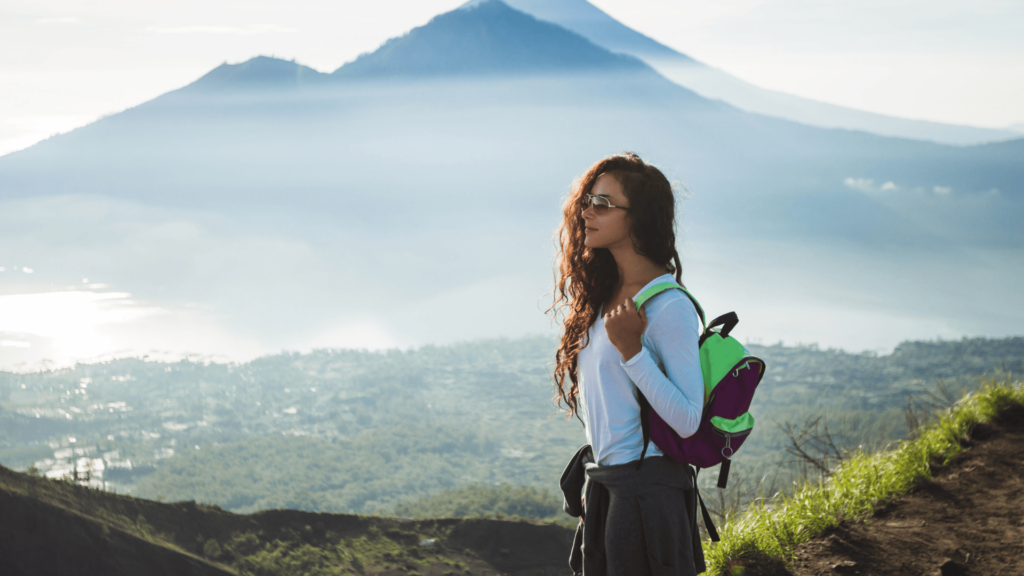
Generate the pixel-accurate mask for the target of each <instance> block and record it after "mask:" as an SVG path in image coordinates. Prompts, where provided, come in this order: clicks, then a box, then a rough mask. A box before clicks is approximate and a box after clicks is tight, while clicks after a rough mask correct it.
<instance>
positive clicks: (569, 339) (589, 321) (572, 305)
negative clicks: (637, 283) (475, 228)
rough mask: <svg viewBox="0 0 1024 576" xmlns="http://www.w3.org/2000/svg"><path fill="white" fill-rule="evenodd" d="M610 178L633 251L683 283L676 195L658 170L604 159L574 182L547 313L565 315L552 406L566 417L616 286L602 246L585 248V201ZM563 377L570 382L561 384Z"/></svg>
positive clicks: (623, 157)
mask: <svg viewBox="0 0 1024 576" xmlns="http://www.w3.org/2000/svg"><path fill="white" fill-rule="evenodd" d="M604 174H608V175H610V176H612V177H613V178H615V180H616V181H618V183H619V184H620V185H622V191H623V192H624V193H625V195H626V198H627V199H628V200H629V215H628V218H629V223H630V235H631V237H632V238H633V247H634V248H635V249H636V251H637V253H639V254H641V255H643V256H645V257H647V258H649V259H651V260H652V261H653V262H654V263H655V264H658V265H662V266H664V267H665V270H666V271H667V272H669V273H672V274H675V277H676V281H677V282H679V283H680V284H682V278H681V277H682V271H683V266H682V263H681V262H680V261H679V253H678V252H677V251H676V233H675V196H674V194H673V192H672V185H671V184H670V183H669V181H668V179H667V178H665V175H664V174H662V173H661V171H660V170H658V169H657V168H655V167H654V166H651V165H650V164H647V163H646V162H644V161H643V160H641V159H640V157H639V156H637V155H636V154H633V153H632V152H625V153H622V154H616V155H614V156H608V157H607V158H604V159H602V160H600V161H599V162H597V163H596V164H594V165H593V166H591V167H590V169H588V170H587V171H586V173H584V174H583V175H582V176H580V177H579V178H578V179H576V181H575V182H573V186H572V191H571V192H570V193H569V197H568V198H567V199H566V201H565V206H564V207H563V210H562V213H563V216H564V219H563V221H562V226H561V227H560V228H559V230H558V234H557V235H556V239H557V241H558V255H557V259H556V262H557V265H558V274H559V278H558V282H557V284H556V285H555V292H554V303H553V304H552V305H551V308H549V309H548V312H554V314H555V315H556V318H557V317H558V316H564V327H565V330H564V332H563V334H562V342H561V345H560V346H559V347H558V351H557V352H556V353H555V373H554V377H555V397H554V400H555V402H556V403H557V404H558V405H559V406H561V405H564V406H565V407H566V408H567V409H568V414H567V417H568V418H570V419H571V418H572V417H573V416H576V417H577V418H579V413H578V405H577V396H578V395H579V377H578V374H577V364H578V359H579V354H580V350H582V349H583V348H585V347H586V346H587V344H588V342H587V340H586V335H587V330H589V328H590V326H591V325H593V323H594V321H595V320H597V312H598V310H599V309H600V307H601V305H602V304H603V303H605V302H607V301H608V299H609V298H611V297H612V296H613V293H614V291H615V288H616V286H617V284H618V282H619V270H618V267H617V266H616V265H615V259H614V257H612V254H611V252H610V251H609V250H608V249H606V248H598V249H595V250H592V249H589V248H587V247H586V246H585V245H584V236H585V233H584V228H585V226H584V220H583V209H584V208H585V198H586V196H587V194H590V192H591V190H592V189H593V188H594V183H595V182H597V179H598V178H599V177H600V176H602V175H604ZM566 377H568V380H569V382H568V383H567V382H566Z"/></svg>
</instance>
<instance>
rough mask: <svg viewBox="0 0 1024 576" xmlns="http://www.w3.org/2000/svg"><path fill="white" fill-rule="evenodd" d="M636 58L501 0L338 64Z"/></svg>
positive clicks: (625, 61) (440, 71)
mask: <svg viewBox="0 0 1024 576" xmlns="http://www.w3.org/2000/svg"><path fill="white" fill-rule="evenodd" d="M642 68H647V66H646V65H645V64H644V63H643V62H641V61H640V60H638V59H636V58H634V57H632V56H628V55H619V54H613V53H611V52H608V51H607V50H605V49H602V48H601V47H599V46H597V45H595V44H593V43H592V42H591V41H589V40H587V39H586V38H584V37H583V36H580V35H578V34H576V33H574V32H571V31H569V30H567V29H565V28H563V27H561V26H557V25H554V24H551V23H549V22H546V21H542V20H538V19H537V18H535V17H533V16H531V15H529V14H527V13H525V12H520V11H519V10H513V9H512V8H510V7H509V6H508V5H507V4H505V3H504V2H501V1H500V0H487V1H484V2H477V3H472V4H471V5H468V6H463V7H462V8H460V9H458V10H453V11H451V12H447V13H445V14H441V15H439V16H435V17H434V18H433V19H431V20H430V22H428V23H427V24H425V25H423V26H420V27H417V28H414V29H412V30H410V31H409V32H408V33H406V34H404V35H402V36H399V37H397V38H392V39H390V40H388V41H387V42H386V43H385V44H384V45H383V46H381V47H380V48H378V49H377V50H375V51H374V52H372V53H370V54H364V55H362V56H360V57H359V58H357V59H356V60H355V61H353V62H349V63H348V64H345V65H344V66H342V67H341V68H339V69H338V70H336V71H335V72H334V73H333V74H332V76H336V77H340V78H355V77H364V78H365V77H375V78H376V77H387V76H434V75H458V74H474V75H480V74H487V75H500V74H515V73H519V72H530V73H538V72H558V71H570V70H572V71H580V70H604V71H611V70H630V69H632V70H635V69H642Z"/></svg>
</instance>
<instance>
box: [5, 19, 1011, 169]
mask: <svg viewBox="0 0 1024 576" xmlns="http://www.w3.org/2000/svg"><path fill="white" fill-rule="evenodd" d="M592 3H593V4H595V5H596V6H598V7H599V8H601V9H602V10H604V11H605V12H607V13H609V14H610V15H611V16H613V17H614V18H617V19H618V20H620V21H621V22H623V23H624V24H626V25H628V26H630V27H632V28H634V29H636V30H638V31H640V32H642V33H644V34H647V35H648V36H651V37H653V38H654V39H656V40H658V41H660V42H662V43H664V44H666V45H668V46H670V47H672V48H675V49H676V50H679V51H681V52H683V53H685V54H688V55H690V56H692V57H694V58H697V59H698V60H701V61H703V62H705V63H707V64H710V65H712V66H716V67H718V68H721V69H723V70H725V71H727V72H729V73H731V74H734V75H736V76H738V77H740V78H742V79H744V80H747V81H749V82H752V83H754V84H756V85H759V86H762V87H765V88H771V89H775V90H781V91H784V92H788V93H791V94H795V95H799V96H804V97H809V98H814V99H818V100H822V101H825V102H830V103H834V104H840V105H844V106H849V107H853V108H858V109H862V110H868V111H871V112H879V113H884V114H890V115H895V116H902V117H908V118H916V119H924V120H934V121H941V122H948V123H956V124H969V125H975V126H985V127H992V128H1005V127H1008V126H1011V125H1014V124H1021V129H1022V130H1024V104H1022V103H1024V65H1022V64H1021V63H1022V62H1024V34H1021V33H1020V31H1021V30H1024V2H1022V1H1020V0H971V1H970V2H968V1H966V0H829V1H822V0H773V1H772V2H767V1H763V0H727V1H722V2H707V1H700V2H698V1H696V0H593V2H592ZM460 4H462V0H376V1H375V2H354V1H350V0H342V1H334V2H328V1H326V0H294V1H292V2H287V3H285V2H280V1H269V0H253V1H246V2H240V1H218V2H209V1H203V2H199V1H195V0H177V1H174V2H169V1H166V0H153V1H148V2H137V1H128V0H89V1H82V0H76V1H71V0H41V1H40V0H31V1H29V0H4V1H3V3H2V4H0V155H2V154H6V153H8V152H11V151H14V150H19V149H21V148H24V147H27V146H29V145H31V144H33V143H35V142H37V141H39V140H41V139H43V138H46V137H48V136H50V135H53V134H57V133H61V132H66V131H68V130H71V129H73V128H75V127H78V126H82V125H84V124H87V123H89V122H91V121H93V120H95V119H97V118H99V117H101V116H103V115H106V114H111V113H115V112H118V111H121V110H124V109H125V108H128V107H131V106H134V105H137V104H140V103H142V102H145V101H146V100H149V99H151V98H153V97H156V96H158V95H160V94H162V93H164V92H167V91H169V90H172V89H175V88H178V87H181V86H183V85H185V84H188V83H189V82H191V81H193V80H195V79H196V78H198V77H200V76H201V75H203V74H204V73H206V72H208V71H209V70H211V69H212V68H214V67H216V66H217V65H219V64H221V63H223V62H232V63H234V62H240V61H244V60H247V59H249V58H251V57H253V56H256V55H261V54H262V55H273V56H278V57H281V58H286V59H295V60H297V61H299V62H301V63H303V64H306V65H309V66H312V67H314V68H316V69H318V70H322V71H332V70H334V69H336V68H337V67H339V66H340V65H341V64H343V63H345V62H347V61H350V60H352V59H354V58H355V57H356V56H358V55H359V54H360V53H363V52H368V51H372V50H374V49H375V48H377V47H378V46H379V45H380V44H381V43H383V42H384V41H385V40H387V39H388V38H391V37H394V36H396V35H400V34H402V33H404V32H406V31H407V30H409V29H411V28H413V27H415V26H419V25H422V24H424V23H426V22H427V21H428V20H429V19H430V18H431V17H432V16H434V15H436V14H439V13H442V12H446V11H448V10H451V9H454V8H456V7H458V6H459V5H460Z"/></svg>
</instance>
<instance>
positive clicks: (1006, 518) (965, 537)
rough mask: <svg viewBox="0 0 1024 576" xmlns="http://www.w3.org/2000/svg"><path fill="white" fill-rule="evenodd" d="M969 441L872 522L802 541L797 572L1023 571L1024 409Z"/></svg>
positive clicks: (800, 575) (947, 574)
mask: <svg viewBox="0 0 1024 576" xmlns="http://www.w3.org/2000/svg"><path fill="white" fill-rule="evenodd" d="M966 444H967V445H969V449H967V450H965V451H964V452H962V453H961V454H959V455H957V456H956V458H954V459H953V461H952V462H950V464H949V465H948V466H946V467H944V468H941V469H939V470H936V471H935V474H934V476H933V478H932V480H931V481H927V482H923V483H922V484H921V485H920V486H919V487H918V488H917V489H915V490H914V491H913V492H911V493H910V494H907V495H906V496H904V497H902V498H900V499H898V500H895V501H893V502H891V503H890V504H889V505H887V506H886V507H885V508H883V509H881V510H879V511H877V512H876V513H875V514H874V516H873V517H872V518H871V519H869V521H868V522H864V523H852V522H844V523H843V524H841V525H840V526H838V527H837V528H835V529H834V530H831V531H829V532H828V533H826V534H825V535H823V536H822V537H819V538H816V539H815V540H812V541H810V542H807V543H805V544H802V545H800V546H799V547H798V548H797V550H796V554H795V558H794V562H793V565H792V566H791V568H792V569H793V572H792V574H795V575H796V576H819V575H825V574H828V575H834V574H860V575H862V576H869V575H875V574H878V575H883V574H884V575H901V576H902V575H907V576H916V575H922V576H923V575H927V576H932V575H935V576H954V575H955V576H960V575H968V574H970V575H986V576H989V575H991V576H996V575H1006V576H1011V575H1012V576H1020V575H1024V479H1022V475H1024V407H1021V406H1013V407H1011V408H1008V409H1006V410H1004V411H1003V412H1002V413H1001V414H1000V415H999V416H998V417H997V418H996V419H994V420H993V421H992V422H989V423H987V424H980V425H978V426H976V427H975V428H974V429H973V430H972V431H971V434H970V437H969V439H968V440H967V441H966ZM751 568H752V570H748V571H747V574H751V575H752V574H768V573H774V574H780V573H786V572H785V571H779V570H778V569H777V568H776V569H775V570H773V569H772V568H770V567H769V566H758V567H753V566H752V567H751Z"/></svg>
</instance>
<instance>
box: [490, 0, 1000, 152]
mask: <svg viewBox="0 0 1024 576" xmlns="http://www.w3.org/2000/svg"><path fill="white" fill-rule="evenodd" d="M490 1H497V0H490ZM504 1H505V2H506V3H507V4H509V5H510V6H512V7H513V8H516V9H518V10H522V11H524V12H528V13H530V14H533V15H534V16H536V17H538V18H540V19H542V20H547V21H550V22H554V23H556V24H558V25H560V26H564V27H565V28H568V29H569V30H572V31H574V32H576V33H578V34H580V35H582V36H584V37H586V38H587V39H589V40H590V41H592V42H594V43H595V44H598V45H600V46H603V47H605V48H607V49H609V50H611V51H613V52H619V53H623V54H630V55H633V56H636V57H637V58H640V59H641V60H643V61H644V62H647V63H648V64H650V65H651V66H653V67H654V68H655V69H656V70H658V72H660V73H661V74H663V75H664V76H665V77H667V78H669V79H670V80H672V81H673V82H676V83H678V84H680V85H681V86H685V87H686V88H689V89H690V90H693V91H695V92H697V93H698V94H700V95H701V96H704V97H706V98H714V99H720V100H723V101H725V102H728V103H730V104H732V105H734V106H737V107H739V108H742V109H743V110H747V111H750V112H756V113H758V114H766V115H768V116H775V117H778V118H785V119H787V120H793V121H796V122H801V123H804V124H809V125H812V126H820V127H823V128H845V129H849V130H863V131H866V132H871V133H874V134H880V135H883V136H896V137H901V138H914V139H918V140H932V141H935V142H941V143H945V144H977V143H982V142H991V141H1000V140H1009V139H1013V138H1019V137H1020V133H1018V132H1015V131H1013V130H1012V129H1008V130H998V129H990V128H978V127H974V126H959V125H953V124H944V123H940V122H929V121H924V120H910V119H906V118H897V117H893V116H887V115H884V114H876V113H873V112H864V111H862V110H856V109H853V108H847V107H844V106H838V105H835V104H828V103H826V102H820V101H817V100H812V99H809V98H803V97H800V96H793V95H791V94H787V93H784V92H780V91H776V90H768V89H765V88H761V87H759V86H755V85H753V84H750V83H748V82H746V81H744V80H741V79H739V78H737V77H735V76H733V75H731V74H729V73H727V72H725V71H723V70H719V69H718V68H714V67H712V66H708V65H707V64H704V63H702V62H699V61H697V60H694V59H693V58H691V57H689V56H687V55H685V54H681V53H679V52H677V51H676V50H673V49H672V48H669V47H668V46H665V45H664V44H661V43H659V42H657V41H655V40H653V39H651V38H649V37H647V36H644V35H643V34H641V33H639V32H637V31H635V30H633V29H631V28H629V27H627V26H625V25H623V24H622V23H620V22H619V21H617V20H615V19H614V18H612V17H611V16H609V15H608V14H606V13H604V12H603V11H601V10H600V9H599V8H597V7H596V6H594V5H593V4H590V3H589V2H587V0H504Z"/></svg>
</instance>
